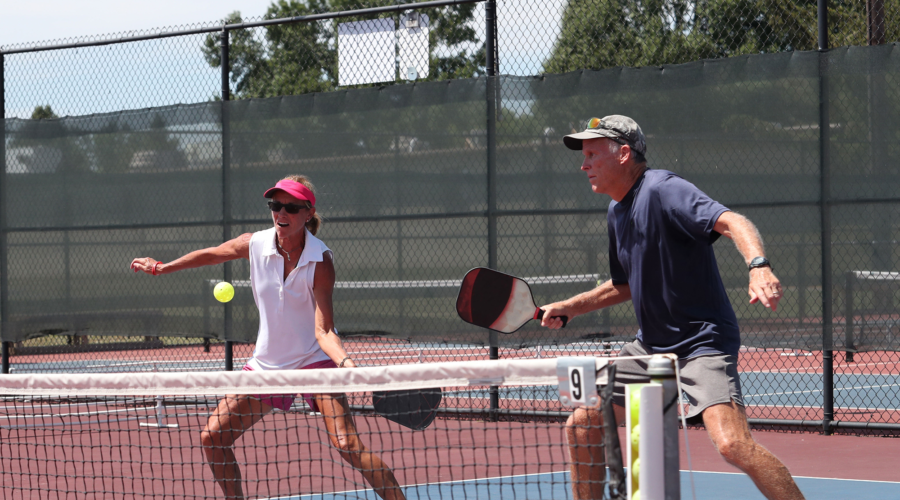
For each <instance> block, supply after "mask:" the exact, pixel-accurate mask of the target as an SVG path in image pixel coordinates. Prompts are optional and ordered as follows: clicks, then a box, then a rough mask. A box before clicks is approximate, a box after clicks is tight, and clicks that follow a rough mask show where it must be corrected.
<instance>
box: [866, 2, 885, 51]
mask: <svg viewBox="0 0 900 500" xmlns="http://www.w3.org/2000/svg"><path fill="white" fill-rule="evenodd" d="M885 40H886V38H885V26H884V0H866V41H867V42H868V45H884V42H885Z"/></svg>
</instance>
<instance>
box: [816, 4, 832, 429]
mask: <svg viewBox="0 0 900 500" xmlns="http://www.w3.org/2000/svg"><path fill="white" fill-rule="evenodd" d="M817 8H818V28H819V181H820V203H821V205H820V207H821V211H820V213H821V226H822V229H821V231H822V405H823V408H822V410H823V414H822V431H823V432H824V433H825V434H826V435H828V434H831V432H832V430H831V423H832V422H833V421H834V352H833V351H832V344H833V342H832V334H833V326H834V325H833V322H834V315H833V314H832V295H833V294H832V288H831V287H832V280H833V276H832V269H831V168H830V155H829V151H830V147H829V146H830V144H829V141H830V132H831V130H830V127H831V122H830V117H829V112H828V111H829V106H828V98H829V96H828V0H818V4H817Z"/></svg>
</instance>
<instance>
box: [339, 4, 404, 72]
mask: <svg viewBox="0 0 900 500" xmlns="http://www.w3.org/2000/svg"><path fill="white" fill-rule="evenodd" d="M395 51H396V44H395V35H394V20H393V19H391V18H388V19H370V20H366V21H358V22H352V23H341V24H338V85H340V86H342V87H343V86H344V85H361V84H365V83H378V82H392V81H394V80H395V79H396V62H395V61H396V53H395Z"/></svg>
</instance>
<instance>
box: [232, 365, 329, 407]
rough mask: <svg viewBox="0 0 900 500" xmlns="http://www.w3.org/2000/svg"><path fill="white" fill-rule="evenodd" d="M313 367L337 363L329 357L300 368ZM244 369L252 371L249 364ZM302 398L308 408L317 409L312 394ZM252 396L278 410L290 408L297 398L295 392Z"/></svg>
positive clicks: (309, 368)
mask: <svg viewBox="0 0 900 500" xmlns="http://www.w3.org/2000/svg"><path fill="white" fill-rule="evenodd" d="M314 368H337V365H336V364H335V363H334V361H332V360H330V359H326V360H324V361H317V362H315V363H312V364H308V365H306V366H304V367H302V368H300V369H301V370H311V369H314ZM244 371H247V372H252V371H253V368H251V367H250V364H249V363H248V364H246V365H244ZM301 396H303V399H305V400H306V404H308V405H309V407H310V409H312V411H314V412H318V411H319V406H318V405H317V404H316V400H315V399H313V395H312V394H301ZM253 397H254V398H256V399H258V400H260V401H261V402H263V403H265V404H267V405H269V406H271V407H273V408H278V409H279V410H284V411H288V410H290V409H291V405H292V404H293V403H294V399H296V398H297V395H296V394H254V395H253Z"/></svg>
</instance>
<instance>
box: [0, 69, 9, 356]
mask: <svg viewBox="0 0 900 500" xmlns="http://www.w3.org/2000/svg"><path fill="white" fill-rule="evenodd" d="M5 63H6V61H5V58H4V56H3V52H0V340H2V342H0V359H2V361H0V364H2V369H0V371H2V372H3V373H9V340H7V338H6V337H7V335H8V334H9V328H8V325H9V321H8V316H9V266H8V265H7V262H6V259H7V256H8V252H7V250H8V249H7V246H6V180H7V178H6V82H5V74H6V70H5V68H6V64H5Z"/></svg>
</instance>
